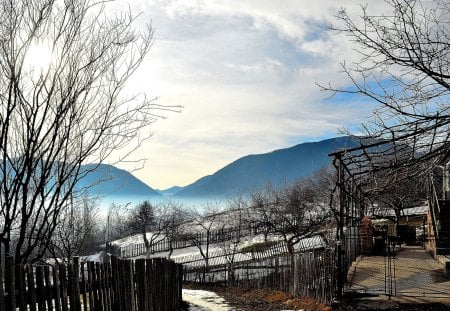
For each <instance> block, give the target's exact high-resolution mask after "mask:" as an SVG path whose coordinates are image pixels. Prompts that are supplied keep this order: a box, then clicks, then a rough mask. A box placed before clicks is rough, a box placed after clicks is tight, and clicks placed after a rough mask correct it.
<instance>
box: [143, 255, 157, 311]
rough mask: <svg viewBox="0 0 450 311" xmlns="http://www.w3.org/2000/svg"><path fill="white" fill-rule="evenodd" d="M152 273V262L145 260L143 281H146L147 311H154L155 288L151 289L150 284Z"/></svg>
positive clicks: (151, 285)
mask: <svg viewBox="0 0 450 311" xmlns="http://www.w3.org/2000/svg"><path fill="white" fill-rule="evenodd" d="M152 271H153V260H152V259H147V260H146V262H145V279H146V282H145V283H146V287H147V294H146V298H147V305H148V310H149V311H153V310H155V309H154V308H153V296H154V292H155V288H154V287H153V283H152Z"/></svg>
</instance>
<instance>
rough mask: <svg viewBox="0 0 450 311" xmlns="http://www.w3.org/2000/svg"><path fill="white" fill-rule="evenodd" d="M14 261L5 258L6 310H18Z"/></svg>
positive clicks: (10, 258)
mask: <svg viewBox="0 0 450 311" xmlns="http://www.w3.org/2000/svg"><path fill="white" fill-rule="evenodd" d="M14 274H15V273H14V259H13V258H12V257H6V258H5V293H6V294H7V297H6V309H7V310H16V284H15V279H14Z"/></svg>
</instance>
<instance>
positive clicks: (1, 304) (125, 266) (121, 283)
mask: <svg viewBox="0 0 450 311" xmlns="http://www.w3.org/2000/svg"><path fill="white" fill-rule="evenodd" d="M181 283H182V267H181V265H179V264H175V263H174V262H173V261H169V260H166V259H162V258H154V259H139V260H136V261H135V262H133V261H130V260H119V259H117V258H116V257H112V259H111V263H94V262H86V263H84V262H81V263H78V260H77V259H75V260H74V261H73V262H72V263H69V264H67V265H66V264H59V265H56V266H49V265H45V266H35V265H16V264H14V262H13V260H12V258H10V257H8V258H7V259H6V260H5V266H4V269H0V311H11V310H20V311H28V310H29V311H44V310H45V311H69V310H70V311H72V310H74V311H88V310H89V311H154V310H157V311H162V310H168V311H172V310H179V309H180V305H181V299H182V298H181Z"/></svg>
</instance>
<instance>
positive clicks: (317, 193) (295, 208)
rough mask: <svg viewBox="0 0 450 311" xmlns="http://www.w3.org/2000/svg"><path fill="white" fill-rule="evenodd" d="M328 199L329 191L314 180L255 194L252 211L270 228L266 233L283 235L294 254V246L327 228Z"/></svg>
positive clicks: (309, 179) (307, 179) (299, 181)
mask: <svg viewBox="0 0 450 311" xmlns="http://www.w3.org/2000/svg"><path fill="white" fill-rule="evenodd" d="M328 198H329V196H327V192H326V191H325V189H324V188H322V187H321V186H320V184H319V183H318V182H316V181H315V179H314V178H313V177H310V178H306V179H302V180H298V181H297V182H295V183H293V184H287V185H284V186H282V187H279V188H275V187H272V186H269V187H268V188H267V191H266V192H263V191H259V192H256V193H254V194H253V197H252V207H251V208H252V210H253V212H254V213H256V219H257V220H256V221H257V222H260V223H261V226H262V227H264V228H266V233H265V234H269V233H271V234H278V235H281V237H282V238H283V240H284V241H285V242H286V244H287V245H288V248H289V251H290V252H291V253H292V251H293V248H292V247H293V245H295V244H296V243H298V242H300V241H301V239H303V238H306V237H310V236H312V235H314V234H317V232H318V231H319V230H320V229H321V228H322V227H323V226H324V225H325V222H326V221H327V219H328V218H329V210H328V205H327V203H328V202H327V200H328Z"/></svg>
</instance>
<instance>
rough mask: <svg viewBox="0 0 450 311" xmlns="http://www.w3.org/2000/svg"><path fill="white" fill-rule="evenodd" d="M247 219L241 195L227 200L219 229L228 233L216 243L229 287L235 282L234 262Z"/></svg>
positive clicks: (246, 208) (246, 206) (247, 212)
mask: <svg viewBox="0 0 450 311" xmlns="http://www.w3.org/2000/svg"><path fill="white" fill-rule="evenodd" d="M248 218H249V210H248V205H247V202H245V200H244V198H243V197H242V195H237V196H236V197H234V198H231V199H229V200H228V202H227V207H226V209H225V210H224V211H223V213H222V217H221V219H220V221H219V229H221V230H222V231H223V232H229V233H230V234H229V235H228V236H226V237H224V238H223V239H222V240H221V241H219V242H218V243H217V245H218V247H219V248H220V250H221V252H222V254H223V257H224V258H225V261H226V262H227V268H228V282H229V284H230V285H233V283H234V281H235V276H234V262H235V259H236V254H237V253H238V252H239V246H240V245H241V242H242V239H243V237H244V232H245V229H246V225H248V222H247V221H248Z"/></svg>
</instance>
